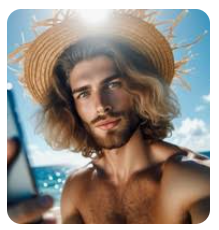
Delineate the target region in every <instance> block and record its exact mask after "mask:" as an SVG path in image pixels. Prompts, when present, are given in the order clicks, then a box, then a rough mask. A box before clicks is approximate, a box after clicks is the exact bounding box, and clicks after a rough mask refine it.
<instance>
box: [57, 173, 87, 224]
mask: <svg viewBox="0 0 219 230" xmlns="http://www.w3.org/2000/svg"><path fill="white" fill-rule="evenodd" d="M78 186H80V184H79V183H78V178H77V176H76V175H71V176H70V177H69V178H68V179H67V181H66V183H65V185H64V188H63V192H62V197H61V216H62V223H63V224H83V223H84V222H83V219H82V216H81V215H80V212H79V210H78V209H77V200H78V197H79V194H78V191H79V187H78Z"/></svg>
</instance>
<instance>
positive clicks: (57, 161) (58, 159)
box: [28, 144, 90, 167]
mask: <svg viewBox="0 0 219 230" xmlns="http://www.w3.org/2000/svg"><path fill="white" fill-rule="evenodd" d="M28 150H29V155H28V157H29V159H30V162H31V165H32V166H51V165H75V166H77V167H81V166H84V165H85V164H87V163H88V162H89V161H90V160H89V159H86V158H84V157H82V156H81V154H80V153H72V152H69V151H53V150H52V149H51V150H46V151H44V150H41V149H40V148H39V147H38V146H36V145H34V144H30V145H29V146H28Z"/></svg>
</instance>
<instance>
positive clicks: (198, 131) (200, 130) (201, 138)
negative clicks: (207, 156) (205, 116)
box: [169, 118, 210, 151]
mask: <svg viewBox="0 0 219 230" xmlns="http://www.w3.org/2000/svg"><path fill="white" fill-rule="evenodd" d="M169 140H170V141H171V142H173V143H175V144H177V145H179V146H182V147H186V148H190V149H192V150H194V151H206V150H209V149H210V131H209V128H208V127H207V124H206V123H205V122H204V121H203V120H201V119H198V118H194V119H191V118H186V119H185V120H183V121H182V122H181V124H180V126H179V127H175V131H174V132H173V135H172V137H171V138H170V139H169Z"/></svg>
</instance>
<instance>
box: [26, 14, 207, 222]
mask: <svg viewBox="0 0 219 230" xmlns="http://www.w3.org/2000/svg"><path fill="white" fill-rule="evenodd" d="M144 16H145V15H142V11H136V13H135V12H134V13H132V14H128V13H126V12H114V15H113V16H112V18H111V21H110V23H108V24H104V26H100V27H98V28H90V27H86V26H85V25H84V24H83V23H81V22H80V21H79V20H78V19H77V17H75V16H73V17H71V16H69V14H67V16H66V18H65V20H63V22H61V23H60V24H54V25H53V27H52V28H50V29H48V30H47V31H46V32H44V33H43V34H42V35H40V36H39V37H38V38H37V39H36V40H35V41H34V42H33V43H32V44H31V45H30V47H28V50H27V52H26V53H25V55H24V58H25V63H24V66H25V69H24V78H23V81H24V83H25V84H26V86H27V88H28V90H29V91H30V93H31V94H32V96H33V97H34V99H35V100H37V101H38V102H39V103H41V105H42V108H43V113H42V114H43V116H42V120H41V121H42V122H41V126H42V131H43V132H44V135H45V138H46V140H47V142H48V143H49V144H50V145H51V146H53V147H54V148H60V149H64V148H68V149H71V150H74V151H79V152H82V154H83V155H84V156H86V157H91V158H92V159H93V160H92V162H91V164H89V166H88V167H86V168H83V169H81V170H79V171H77V172H76V173H74V174H73V175H70V177H69V178H68V180H67V182H66V184H65V186H64V190H63V194H62V201H61V214H62V221H63V223H155V224H156V223H200V222H203V221H204V220H205V219H206V218H207V217H208V215H209V196H210V195H209V194H210V192H209V168H208V167H207V166H206V164H205V158H204V157H202V156H198V155H197V154H195V153H193V152H191V151H190V150H185V149H182V148H180V147H178V146H174V145H171V144H169V143H166V142H164V141H163V139H164V138H165V137H167V135H168V134H169V133H170V132H171V130H172V129H173V127H172V124H171V120H172V119H173V118H174V117H176V116H177V115H178V113H179V111H178V107H177V101H176V99H175V96H174V94H173V92H172V91H171V90H170V87H169V86H170V83H171V81H172V78H173V76H174V74H175V73H176V68H175V66H176V65H175V64H174V59H173V54H172V50H171V48H170V45H169V43H168V42H167V40H166V39H165V38H164V36H163V35H162V34H160V32H158V30H157V29H156V28H155V27H154V26H153V25H151V24H149V23H147V22H145V21H143V20H142V18H144ZM133 29H134V30H133Z"/></svg>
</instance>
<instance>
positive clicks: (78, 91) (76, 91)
mask: <svg viewBox="0 0 219 230" xmlns="http://www.w3.org/2000/svg"><path fill="white" fill-rule="evenodd" d="M117 78H121V77H120V76H119V74H118V73H115V74H113V75H112V76H110V77H107V78H105V79H104V80H103V81H101V83H100V84H101V85H104V84H106V83H108V82H110V81H113V80H115V79H117ZM90 88H91V87H90V86H89V85H85V86H82V87H79V88H76V89H73V90H72V95H74V94H76V93H80V92H83V91H85V90H88V89H90Z"/></svg>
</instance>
